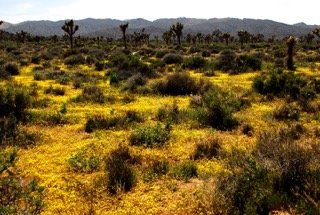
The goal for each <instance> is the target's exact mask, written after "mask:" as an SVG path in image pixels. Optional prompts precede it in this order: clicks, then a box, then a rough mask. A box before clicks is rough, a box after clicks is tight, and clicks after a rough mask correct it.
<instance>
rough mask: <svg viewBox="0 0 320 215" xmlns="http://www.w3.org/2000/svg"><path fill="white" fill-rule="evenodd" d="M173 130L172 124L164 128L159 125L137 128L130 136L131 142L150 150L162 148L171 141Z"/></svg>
mask: <svg viewBox="0 0 320 215" xmlns="http://www.w3.org/2000/svg"><path fill="white" fill-rule="evenodd" d="M171 129H172V128H171V124H170V122H166V124H165V126H164V127H162V126H161V124H160V123H158V124H157V125H156V126H147V127H142V128H137V129H136V130H134V131H133V132H132V133H131V134H130V137H129V142H130V144H131V145H138V146H144V147H148V148H152V147H156V146H162V145H164V144H165V143H166V142H167V141H168V140H169V139H170V136H171V135H170V132H171Z"/></svg>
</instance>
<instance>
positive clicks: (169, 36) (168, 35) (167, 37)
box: [162, 31, 172, 45]
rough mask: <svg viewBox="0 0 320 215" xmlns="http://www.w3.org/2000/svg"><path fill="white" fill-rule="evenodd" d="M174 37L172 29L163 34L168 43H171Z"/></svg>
mask: <svg viewBox="0 0 320 215" xmlns="http://www.w3.org/2000/svg"><path fill="white" fill-rule="evenodd" d="M171 37H172V32H171V31H165V32H164V33H163V34H162V39H163V40H164V41H165V42H166V44H167V45H168V44H169V41H170V40H171Z"/></svg>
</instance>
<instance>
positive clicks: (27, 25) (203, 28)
mask: <svg viewBox="0 0 320 215" xmlns="http://www.w3.org/2000/svg"><path fill="white" fill-rule="evenodd" d="M64 22H65V20H59V21H50V20H41V21H24V22H21V23H18V24H11V23H8V22H4V24H3V25H2V26H0V29H1V30H5V31H7V32H10V33H16V32H20V31H26V32H29V33H31V34H32V35H38V36H51V35H58V36H61V35H63V34H64V32H63V31H62V30H61V27H62V25H63V24H64ZM126 22H128V23H129V28H128V33H133V32H134V31H138V32H139V31H141V30H142V29H145V32H146V33H150V34H151V36H154V35H158V36H161V35H162V33H163V32H164V31H167V30H169V29H170V26H172V25H174V24H176V23H177V22H181V23H183V24H184V29H183V33H184V34H186V33H198V32H201V33H203V34H210V33H212V32H213V31H214V30H216V29H219V30H221V31H222V32H230V33H231V35H234V36H235V35H237V32H238V31H240V30H246V31H248V32H249V33H252V34H258V33H260V34H263V35H265V38H268V37H270V36H271V35H273V34H275V35H276V36H277V37H278V38H283V37H286V36H289V35H295V36H297V37H299V36H303V35H306V34H308V33H310V32H311V31H312V30H313V29H315V28H316V27H317V26H316V25H307V24H305V23H303V22H300V23H296V24H293V25H289V24H285V23H281V22H276V21H273V20H268V19H249V18H244V19H238V18H230V17H227V18H210V19H197V18H186V17H180V18H162V19H157V20H154V21H149V20H146V19H143V18H136V19H128V20H118V19H111V18H106V19H94V18H86V19H81V20H75V23H76V24H77V25H79V31H78V32H77V35H82V36H90V37H96V36H106V37H114V38H117V37H121V31H120V30H119V25H120V24H122V23H126Z"/></svg>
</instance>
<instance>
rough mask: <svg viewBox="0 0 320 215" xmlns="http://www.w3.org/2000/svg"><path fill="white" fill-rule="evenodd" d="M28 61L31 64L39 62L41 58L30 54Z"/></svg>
mask: <svg viewBox="0 0 320 215" xmlns="http://www.w3.org/2000/svg"><path fill="white" fill-rule="evenodd" d="M30 61H31V63H33V64H40V61H41V58H40V57H39V56H37V55H32V56H31V60H30Z"/></svg>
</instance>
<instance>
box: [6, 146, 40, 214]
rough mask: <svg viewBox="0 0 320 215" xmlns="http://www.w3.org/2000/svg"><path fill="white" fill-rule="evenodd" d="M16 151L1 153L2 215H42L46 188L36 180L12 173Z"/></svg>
mask: <svg viewBox="0 0 320 215" xmlns="http://www.w3.org/2000/svg"><path fill="white" fill-rule="evenodd" d="M16 160H17V152H16V150H11V151H9V150H6V151H3V152H1V153H0V177H1V181H0V191H1V192H0V214H40V213H41V212H42V211H43V209H44V207H45V204H44V201H43V199H44V194H45V192H44V187H42V186H39V185H38V183H37V180H36V179H35V178H33V179H28V178H21V176H20V175H18V174H16V173H15V172H16V171H12V169H13V168H14V165H15V162H16Z"/></svg>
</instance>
